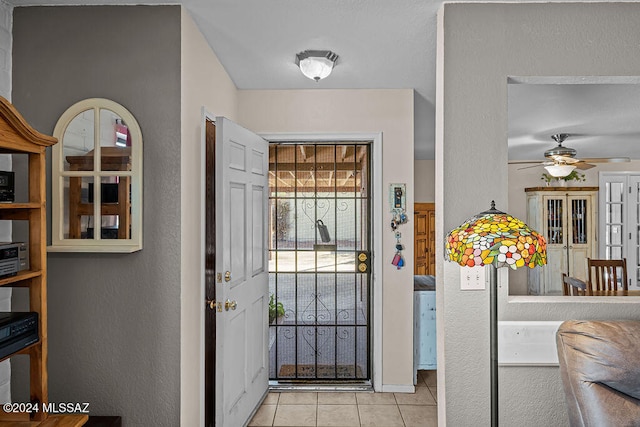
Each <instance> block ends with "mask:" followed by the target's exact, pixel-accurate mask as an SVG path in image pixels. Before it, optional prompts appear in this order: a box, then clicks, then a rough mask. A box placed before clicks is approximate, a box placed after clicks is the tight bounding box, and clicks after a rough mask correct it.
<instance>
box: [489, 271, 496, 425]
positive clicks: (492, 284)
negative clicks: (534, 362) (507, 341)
mask: <svg viewBox="0 0 640 427" xmlns="http://www.w3.org/2000/svg"><path fill="white" fill-rule="evenodd" d="M489 288H490V289H489V299H490V300H491V301H490V302H489V305H490V310H489V323H490V336H489V341H490V345H491V426H492V427H497V426H498V268H497V267H496V266H495V264H491V267H490V268H489Z"/></svg>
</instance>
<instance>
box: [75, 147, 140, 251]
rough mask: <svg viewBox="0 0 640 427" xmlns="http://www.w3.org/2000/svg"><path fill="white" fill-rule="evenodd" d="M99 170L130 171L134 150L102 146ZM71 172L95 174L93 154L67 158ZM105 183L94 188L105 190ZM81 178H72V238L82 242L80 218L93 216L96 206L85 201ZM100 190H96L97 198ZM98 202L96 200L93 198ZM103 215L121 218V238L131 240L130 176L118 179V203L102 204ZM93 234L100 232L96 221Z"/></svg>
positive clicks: (94, 185)
mask: <svg viewBox="0 0 640 427" xmlns="http://www.w3.org/2000/svg"><path fill="white" fill-rule="evenodd" d="M100 153H101V154H100V157H101V159H100V162H101V163H100V170H102V171H131V147H127V148H120V147H100ZM66 160H67V162H69V167H70V170H72V171H93V170H94V167H95V163H94V162H95V160H94V155H93V151H90V152H89V153H87V155H84V156H67V157H66ZM103 185H104V183H102V182H100V183H95V182H94V183H93V188H94V189H97V188H98V187H100V188H102V186H103ZM81 194H82V177H77V176H73V177H70V178H69V239H81V238H82V231H81V218H82V217H83V216H93V215H94V209H93V203H83V202H82V195H81ZM95 197H97V191H94V198H95ZM94 200H95V199H94ZM100 215H111V216H118V239H129V238H130V237H131V236H130V228H131V177H129V176H120V177H119V179H118V201H117V202H116V203H104V202H102V203H101V206H100ZM93 228H94V235H95V233H98V232H101V226H100V224H95V222H94V227H93Z"/></svg>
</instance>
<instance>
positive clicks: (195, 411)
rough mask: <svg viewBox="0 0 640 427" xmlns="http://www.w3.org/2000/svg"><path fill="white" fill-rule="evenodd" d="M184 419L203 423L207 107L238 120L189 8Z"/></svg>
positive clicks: (225, 79) (232, 90)
mask: <svg viewBox="0 0 640 427" xmlns="http://www.w3.org/2000/svg"><path fill="white" fill-rule="evenodd" d="M181 23H182V24H181V35H182V36H181V45H182V53H181V55H182V58H181V64H182V65H181V68H182V72H181V78H182V82H181V87H182V91H181V93H182V95H181V97H182V111H181V113H182V115H181V121H182V130H181V133H182V136H181V139H182V144H181V159H180V160H181V164H182V166H181V169H180V173H181V183H182V184H181V190H180V194H181V203H180V204H181V206H182V211H181V215H180V222H181V226H180V227H181V234H182V239H181V253H182V257H181V265H182V267H181V269H180V271H181V279H180V282H181V284H182V285H181V306H182V309H181V323H180V341H181V342H180V361H181V363H180V367H181V368H180V371H181V372H180V424H181V425H184V426H197V425H204V406H203V405H204V396H203V394H202V393H203V390H204V362H203V357H204V342H203V337H204V305H203V304H202V301H203V300H204V276H203V272H204V265H203V260H202V259H201V256H200V254H201V251H202V248H203V247H204V243H203V237H204V233H203V232H202V229H201V225H202V223H203V219H202V218H201V212H202V209H203V206H202V199H203V198H202V195H201V191H202V185H203V184H204V180H203V179H202V176H203V175H201V174H202V173H203V171H202V170H201V168H200V165H201V164H202V158H201V153H202V151H201V149H202V136H201V135H202V134H201V132H202V112H201V109H202V107H203V106H204V107H205V108H206V109H207V111H208V112H209V113H211V114H216V115H220V116H225V117H227V118H229V119H231V120H236V110H237V93H236V87H235V85H234V84H233V82H232V81H231V79H230V78H229V76H228V75H227V73H226V71H225V70H224V68H223V67H222V65H221V64H220V62H219V61H218V58H217V57H216V55H215V53H214V52H213V51H212V50H211V48H210V47H209V45H208V44H207V43H206V41H205V40H204V37H203V36H202V34H201V33H200V30H198V27H197V26H196V25H195V23H194V22H193V19H192V18H191V16H189V14H188V12H186V11H185V9H184V8H183V9H182V12H181Z"/></svg>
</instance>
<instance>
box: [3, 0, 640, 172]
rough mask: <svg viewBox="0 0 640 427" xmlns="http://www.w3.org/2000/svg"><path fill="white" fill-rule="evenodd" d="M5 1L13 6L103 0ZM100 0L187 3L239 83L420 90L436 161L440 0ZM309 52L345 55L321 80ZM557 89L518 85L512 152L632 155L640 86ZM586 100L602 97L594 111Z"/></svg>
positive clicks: (427, 140) (423, 136) (420, 152)
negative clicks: (303, 67) (560, 140)
mask: <svg viewBox="0 0 640 427" xmlns="http://www.w3.org/2000/svg"><path fill="white" fill-rule="evenodd" d="M5 1H7V2H8V3H9V4H12V5H14V6H31V5H80V4H94V5H95V4H98V2H97V1H96V2H90V1H89V0H5ZM99 3H100V4H114V5H115V4H172V3H180V4H183V5H184V7H185V8H186V9H187V10H188V11H189V12H190V13H191V15H192V16H193V18H194V20H195V21H196V23H197V24H198V26H199V28H200V30H201V31H202V33H203V34H204V36H205V38H206V39H207V40H208V41H209V44H210V45H211V47H212V49H213V50H214V51H215V53H216V55H217V56H218V58H219V59H220V62H221V63H222V64H223V66H224V67H225V69H226V70H227V72H228V73H229V75H230V76H231V78H232V79H233V81H234V83H235V84H236V86H237V87H238V88H239V89H314V88H318V89H344V88H367V89H377V88H387V89H414V90H415V105H414V114H415V129H414V133H415V158H416V159H433V158H434V146H435V131H434V124H435V107H434V106H435V70H436V67H435V60H436V13H437V10H438V8H439V7H440V5H441V4H442V1H441V0H392V1H389V0H269V1H266V0H183V1H172V0H169V1H167V0H143V1H139V0H100V1H99ZM306 49H329V50H332V51H334V52H335V53H337V54H338V55H339V56H340V58H339V59H338V63H337V65H336V68H335V70H334V72H333V73H332V74H331V76H329V77H328V78H327V79H325V80H321V81H320V82H318V83H316V82H314V81H312V80H309V79H307V78H306V77H304V76H302V74H301V73H300V71H299V70H298V68H297V67H296V65H295V63H294V59H295V54H296V53H298V52H300V51H303V50H306ZM553 86H554V87H543V86H541V85H531V84H520V85H510V91H509V92H510V97H509V102H510V104H509V105H510V107H509V108H510V111H509V120H510V130H509V137H510V138H509V147H510V148H509V154H510V158H512V159H527V160H530V159H541V158H542V153H543V152H544V151H545V150H546V149H547V148H550V147H551V146H553V145H554V143H553V141H551V139H550V135H551V134H552V133H556V132H565V133H576V134H580V135H586V136H585V137H580V138H578V137H577V136H576V137H575V138H570V139H569V140H568V141H567V143H565V145H568V146H571V147H573V148H575V149H577V150H578V157H580V156H582V157H610V156H618V155H623V154H618V151H617V150H620V151H621V152H622V151H625V150H626V149H627V148H628V147H629V146H630V145H633V143H634V142H635V140H636V139H637V138H636V137H638V136H640V120H638V117H639V116H638V113H639V111H638V100H639V99H640V97H639V96H638V95H640V90H638V89H636V88H635V87H633V88H630V87H626V88H622V87H618V88H617V89H618V90H612V89H611V88H604V87H602V88H599V89H598V88H589V89H590V90H588V91H586V92H585V91H584V89H585V88H586V87H587V86H581V87H575V86H567V87H562V86H564V85H560V86H559V85H553ZM512 88H516V89H515V90H511V89H512ZM614 89H615V88H614ZM520 101H522V102H520ZM586 101H593V104H592V105H591V108H589V105H590V104H589V103H588V102H586ZM630 115H631V118H630V117H629V116H630ZM628 119H629V120H628ZM631 119H633V120H631ZM587 136H588V137H587ZM574 141H575V143H574ZM592 143H593V144H592ZM592 145H593V147H592ZM624 155H626V156H628V155H629V154H628V153H627V154H624ZM636 158H640V155H639V156H636Z"/></svg>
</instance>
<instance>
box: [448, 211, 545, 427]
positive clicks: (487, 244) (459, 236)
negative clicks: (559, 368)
mask: <svg viewBox="0 0 640 427" xmlns="http://www.w3.org/2000/svg"><path fill="white" fill-rule="evenodd" d="M445 259H447V260H448V261H454V262H457V263H458V264H460V265H461V266H463V267H477V266H491V269H490V270H489V272H490V276H489V278H490V280H489V281H490V283H489V300H490V310H489V313H490V319H489V323H490V346H491V425H492V426H497V425H498V314H497V313H498V289H497V288H498V273H497V272H498V270H497V269H498V268H499V267H509V268H512V269H514V270H515V269H516V268H519V267H524V266H527V267H529V268H534V267H536V266H542V265H545V264H546V263H547V243H546V242H545V240H544V237H543V236H542V235H540V234H539V233H537V232H536V231H533V230H532V229H530V228H529V227H528V226H527V225H526V224H525V223H524V222H523V221H521V220H519V219H517V218H515V217H513V216H511V215H509V214H507V213H504V212H500V211H499V210H497V209H496V207H495V203H494V202H493V201H491V209H489V210H488V211H485V212H481V213H479V214H478V215H476V216H474V217H472V218H470V219H468V220H467V221H465V222H464V223H463V224H462V225H461V226H459V227H457V228H454V229H453V230H451V231H450V232H449V234H447V237H446V247H445Z"/></svg>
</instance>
